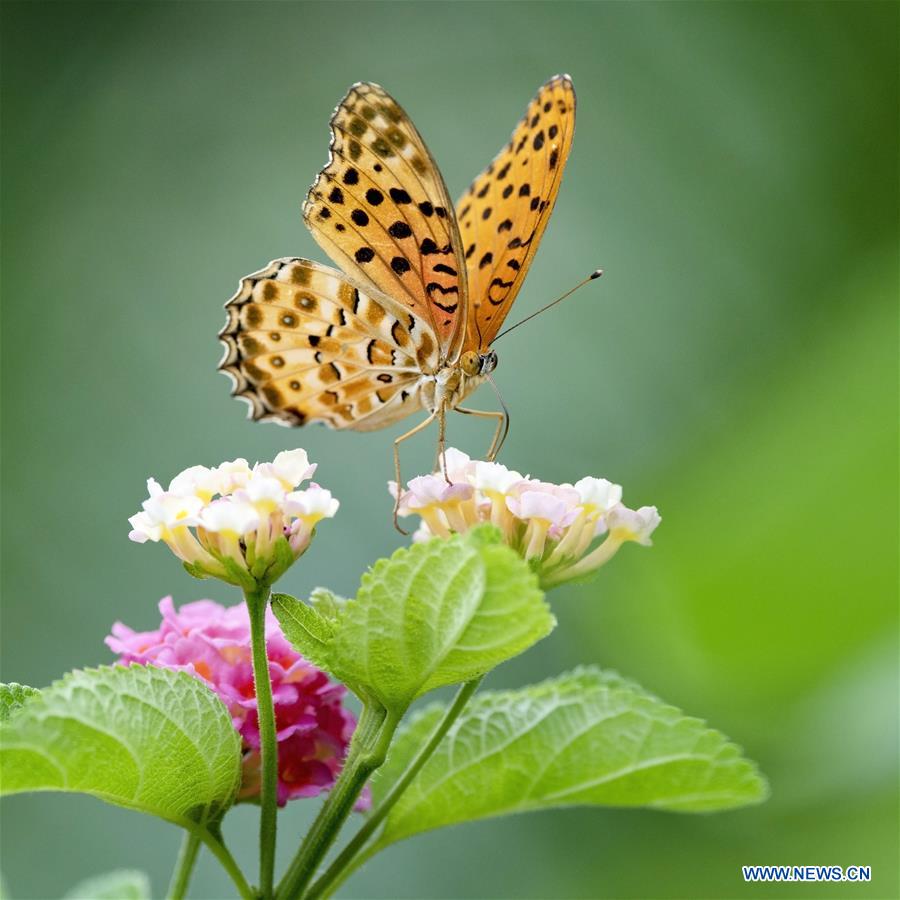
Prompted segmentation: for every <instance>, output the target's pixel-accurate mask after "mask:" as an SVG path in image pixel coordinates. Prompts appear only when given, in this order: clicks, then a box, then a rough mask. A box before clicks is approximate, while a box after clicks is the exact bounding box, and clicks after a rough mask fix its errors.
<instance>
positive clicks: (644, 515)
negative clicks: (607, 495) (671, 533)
mask: <svg viewBox="0 0 900 900" xmlns="http://www.w3.org/2000/svg"><path fill="white" fill-rule="evenodd" d="M661 521H662V519H661V518H660V515H659V513H658V512H657V510H656V507H655V506H642V507H641V508H640V509H629V508H628V507H627V506H622V505H621V504H619V505H618V506H616V507H614V508H613V509H611V510H610V511H609V514H608V515H607V517H606V524H607V525H608V526H609V533H610V536H611V537H615V538H617V539H618V540H620V541H637V543H639V544H643V545H644V546H645V547H649V546H650V544H651V543H652V542H651V540H650V535H651V534H653V532H654V531H655V530H656V527H657V525H659V523H660V522H661Z"/></svg>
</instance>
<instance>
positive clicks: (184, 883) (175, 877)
mask: <svg viewBox="0 0 900 900" xmlns="http://www.w3.org/2000/svg"><path fill="white" fill-rule="evenodd" d="M199 849H200V837H199V836H198V835H197V834H195V833H194V832H192V831H185V833H184V838H183V839H182V841H181V849H180V850H179V851H178V861H177V862H176V863H175V871H174V872H172V881H171V883H170V884H169V891H168V893H167V895H166V896H167V897H168V898H169V900H182V898H183V897H184V895H185V894H186V893H187V889H188V884H189V883H190V880H191V875H192V874H193V872H194V863H195V862H197V851H198V850H199Z"/></svg>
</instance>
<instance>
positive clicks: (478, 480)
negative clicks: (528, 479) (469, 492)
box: [472, 460, 524, 494]
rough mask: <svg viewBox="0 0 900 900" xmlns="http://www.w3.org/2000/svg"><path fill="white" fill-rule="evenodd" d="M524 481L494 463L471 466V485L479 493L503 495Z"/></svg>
mask: <svg viewBox="0 0 900 900" xmlns="http://www.w3.org/2000/svg"><path fill="white" fill-rule="evenodd" d="M520 481H524V479H523V478H522V476H521V474H520V473H519V472H516V471H515V470H513V469H507V468H506V466H503V465H501V464H500V463H496V462H483V461H481V460H479V461H477V462H476V463H475V464H474V466H473V471H472V483H473V484H474V485H475V487H476V489H477V490H479V491H485V492H486V491H492V492H495V493H498V494H505V493H506V492H507V491H508V490H509V489H510V488H511V487H512V486H513V485H514V484H518V483H519V482H520Z"/></svg>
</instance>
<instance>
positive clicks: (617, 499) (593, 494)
mask: <svg viewBox="0 0 900 900" xmlns="http://www.w3.org/2000/svg"><path fill="white" fill-rule="evenodd" d="M572 487H573V488H574V489H575V490H576V491H578V495H579V497H580V498H581V503H582V504H583V505H584V506H586V507H588V508H589V509H590V510H592V511H596V512H599V513H600V514H601V515H604V514H605V513H607V512H609V510H611V509H612V508H613V507H614V506H616V505H617V504H619V503H621V502H622V485H620V484H613V482H611V481H608V480H607V479H606V478H593V477H591V476H590V475H588V476H587V477H586V478H582V479H580V480H578V481H576V482H575V484H574V485H573V486H572Z"/></svg>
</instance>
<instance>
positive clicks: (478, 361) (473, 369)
mask: <svg viewBox="0 0 900 900" xmlns="http://www.w3.org/2000/svg"><path fill="white" fill-rule="evenodd" d="M459 365H460V368H461V369H462V370H463V372H464V373H465V374H466V375H468V376H469V378H475V377H476V376H478V375H490V374H491V372H493V371H494V369H496V368H497V352H496V351H495V350H488V352H487V353H476V352H475V351H474V350H466V352H465V353H463V355H462V356H461V357H460V358H459Z"/></svg>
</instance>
